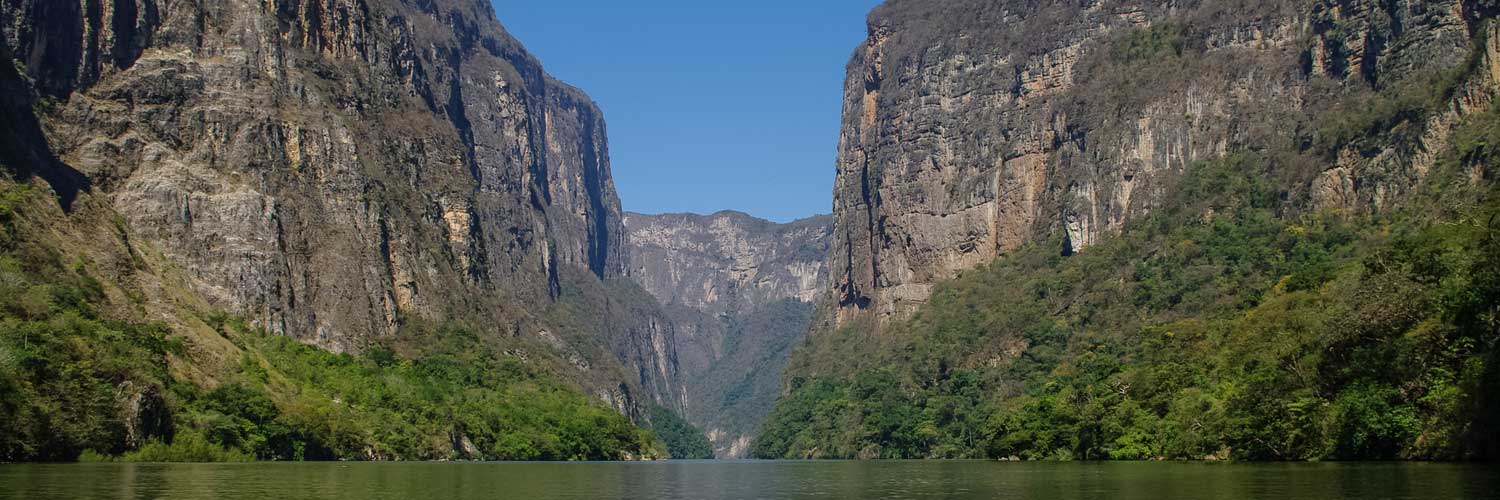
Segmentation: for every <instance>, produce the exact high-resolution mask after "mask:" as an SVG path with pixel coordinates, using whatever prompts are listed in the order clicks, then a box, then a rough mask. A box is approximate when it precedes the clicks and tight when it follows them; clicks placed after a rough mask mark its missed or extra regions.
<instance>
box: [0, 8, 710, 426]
mask: <svg viewBox="0 0 1500 500" xmlns="http://www.w3.org/2000/svg"><path fill="white" fill-rule="evenodd" d="M0 14H3V18H0V19H3V22H0V29H3V35H4V39H3V41H4V49H5V52H6V54H8V55H10V56H13V61H12V60H11V59H12V57H7V60H6V61H5V63H6V64H7V65H12V64H13V65H14V66H15V67H16V69H17V70H18V72H19V74H20V75H22V77H23V78H24V79H25V80H26V81H27V82H29V83H30V85H31V87H32V89H31V90H32V91H34V92H35V93H36V96H37V99H36V102H37V104H36V106H35V108H36V109H35V117H36V122H37V129H38V130H40V131H41V133H42V134H44V136H45V151H43V152H42V153H40V155H41V156H48V157H51V158H53V159H55V160H56V162H57V163H59V164H61V165H63V166H65V167H66V169H64V170H65V171H66V172H72V173H73V174H76V175H75V176H74V177H72V178H69V177H67V176H62V177H59V178H60V179H64V180H66V179H72V181H73V182H71V183H70V184H71V185H73V189H75V190H76V189H84V190H87V191H88V192H91V193H93V195H95V196H102V197H107V199H108V200H109V202H110V203H111V205H112V206H113V209H114V210H115V211H116V212H117V213H119V214H120V215H121V216H122V218H123V219H124V220H123V221H120V223H121V225H122V226H124V227H126V228H128V233H129V234H130V237H131V238H133V239H135V240H137V241H140V242H143V243H144V244H147V245H149V246H150V247H152V248H154V249H156V250H158V251H160V252H161V253H162V254H163V255H164V256H165V257H166V261H167V262H170V263H171V265H173V266H177V267H180V268H181V269H182V270H183V271H184V272H185V274H187V275H188V276H190V277H191V278H192V280H191V281H192V282H191V283H190V286H191V288H192V289H193V291H194V292H196V293H198V294H201V295H202V296H203V297H205V298H206V299H207V300H208V302H209V303H210V304H211V305H212V306H214V307H217V308H222V309H225V310H229V311H232V312H235V313H238V314H242V315H245V316H247V317H249V318H251V319H252V320H253V321H254V323H255V324H256V325H258V326H261V327H264V328H265V329H268V330H270V331H273V332H277V333H280V334H285V335H288V336H292V337H296V338H298V339H301V340H304V341H306V342H310V343H314V344H317V345H319V346H322V347H325V348H328V349H331V350H335V351H359V350H361V349H363V348H364V347H366V346H368V345H370V344H372V343H374V342H377V341H382V340H393V339H395V338H396V337H399V336H400V335H401V332H402V331H403V326H405V325H407V324H410V323H412V322H420V321H426V322H460V323H463V324H467V325H472V326H476V327H479V328H481V329H483V330H484V333H486V334H487V335H489V336H491V337H492V338H510V337H514V338H525V339H530V342H532V343H534V344H537V345H550V346H554V347H555V348H556V350H557V351H558V353H559V354H558V356H561V357H564V358H575V359H574V363H573V364H574V365H575V366H577V367H578V370H577V371H578V374H577V377H576V378H578V379H579V380H580V381H581V382H582V383H583V384H584V385H585V386H586V388H587V389H589V390H591V391H593V392H595V393H596V394H598V395H600V396H601V397H602V398H604V399H606V400H608V401H610V402H611V403H613V404H614V405H615V406H616V407H617V408H618V409H620V410H621V411H623V412H627V413H632V414H636V415H639V414H640V413H639V407H638V405H639V404H640V403H641V402H643V401H646V400H650V401H653V402H655V403H656V404H660V405H663V406H666V407H668V408H672V409H674V410H678V411H680V410H681V409H682V408H683V391H682V388H681V387H680V381H679V380H678V373H677V366H676V365H677V361H676V357H675V354H674V353H672V352H671V350H670V347H671V346H672V345H674V343H675V342H674V341H673V339H672V335H673V330H672V328H671V327H670V324H669V323H667V322H666V321H664V320H662V319H659V318H655V319H653V317H652V315H656V314H660V313H659V311H657V310H655V309H654V308H653V306H651V305H649V304H647V305H642V306H641V307H643V308H644V310H642V309H640V308H635V307H632V306H628V305H619V304H617V303H618V302H622V299H620V298H618V296H617V295H611V294H614V293H617V292H618V291H619V290H620V289H628V288H630V287H623V288H622V287H609V286H606V285H605V284H604V282H606V281H610V280H617V279H619V278H621V277H623V276H624V274H625V262H626V259H625V257H624V256H625V249H624V229H623V226H622V223H623V216H622V213H621V210H620V203H619V200H618V198H617V197H616V195H615V189H614V185H613V182H612V180H611V177H610V165H609V150H608V145H607V140H606V134H605V124H604V121H603V117H602V114H601V112H600V110H599V108H598V107H596V106H595V105H594V104H593V102H592V101H591V100H590V99H589V97H588V96H587V95H585V94H584V93H583V92H581V91H579V90H577V89H574V88H572V87H569V86H567V85H566V84H563V83H561V82H559V81H557V80H555V79H553V78H552V77H550V76H549V75H548V74H547V73H546V72H545V71H543V69H542V67H541V65H540V64H539V63H538V61H537V60H536V59H535V58H534V57H532V56H531V55H530V54H528V53H527V52H526V50H525V49H524V48H522V47H521V45H520V44H519V43H517V41H516V40H515V39H513V38H512V37H511V36H510V35H509V34H507V33H506V31H505V29H504V28H502V27H501V25H500V24H499V23H498V22H497V21H496V15H495V12H494V9H493V7H492V4H491V3H490V2H487V1H484V0H269V1H264V0H214V1H202V2H189V1H171V0H105V1H90V2H76V1H57V0H11V1H6V2H4V3H3V6H0ZM66 172H65V173H66ZM49 180H51V179H49ZM62 184H63V183H61V182H53V185H54V188H55V189H58V190H59V191H60V192H61V191H63V189H61V188H60V186H61V185H62ZM571 289H587V290H592V291H593V292H590V293H598V294H602V295H601V297H602V298H599V299H598V303H603V304H605V306H604V307H602V309H603V310H602V311H600V310H596V311H588V312H587V313H586V314H595V313H597V314H600V315H605V316H607V315H609V314H626V313H628V314H631V315H632V320H631V321H603V322H600V323H598V324H594V325H593V327H594V330H593V331H578V330H582V329H581V328H578V327H577V326H576V325H573V326H571V327H570V325H572V324H571V323H569V322H559V321H556V320H554V319H549V318H550V317H554V316H556V315H552V314H548V313H546V311H549V310H551V309H555V308H556V307H557V306H558V304H561V303H564V302H565V301H562V300H561V299H560V297H565V296H568V295H569V293H570V292H569V290H571ZM628 291H629V290H626V292H628ZM637 291H638V290H637ZM621 293H623V292H621ZM573 295H577V294H576V293H574V294H573ZM630 300H634V299H629V300H624V302H629V301H630ZM596 305H597V304H596ZM585 329H586V328H585ZM397 340H399V339H397ZM595 343H598V344H602V345H603V346H604V348H603V349H594V350H590V349H585V348H581V347H579V346H587V345H593V344H595ZM599 353H605V354H607V353H613V354H615V356H613V357H611V356H604V355H599ZM635 391H644V392H645V394H644V395H641V394H631V393H632V392H635ZM642 396H644V397H642Z"/></svg>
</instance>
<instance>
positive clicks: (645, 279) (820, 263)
mask: <svg viewBox="0 0 1500 500" xmlns="http://www.w3.org/2000/svg"><path fill="white" fill-rule="evenodd" d="M830 222H832V218H831V217H829V216H826V215H823V216H817V217H810V218H806V219H802V220H798V221H794V222H789V223H786V224H777V223H774V222H771V221H768V220H763V219H757V218H755V217H751V216H749V215H747V214H744V213H740V212H734V211H723V212H718V213H715V214H713V215H706V216H705V215H696V214H664V215H644V214H636V213H627V214H625V228H626V231H628V233H629V249H630V265H629V268H630V269H629V273H630V277H631V278H632V279H634V280H635V281H636V282H637V283H640V284H641V286H642V287H644V288H645V289H646V291H648V292H651V295H653V296H655V297H656V299H657V300H659V301H661V302H662V303H663V304H673V303H678V304H682V305H686V306H688V307H691V308H693V309H697V310H700V311H703V312H705V313H708V314H710V315H715V316H717V315H720V314H725V313H730V312H746V311H749V310H751V309H754V308H756V307H759V306H762V305H765V304H769V303H771V302H775V301H778V300H784V299H796V300H799V301H802V302H812V301H813V300H814V299H815V298H816V297H817V295H818V293H819V292H821V291H822V290H823V287H824V285H825V284H826V283H827V281H828V268H827V266H826V263H825V262H824V260H825V258H826V256H827V253H828V238H829V235H830V234H831V229H830V227H829V223H830Z"/></svg>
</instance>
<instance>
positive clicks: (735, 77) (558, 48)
mask: <svg viewBox="0 0 1500 500" xmlns="http://www.w3.org/2000/svg"><path fill="white" fill-rule="evenodd" d="M879 3H880V2H879V0H760V1H755V2H723V1H719V0H639V1H621V0H542V1H537V0H530V1H522V0H496V1H495V2H494V4H495V11H496V14H497V15H498V17H499V18H500V22H501V24H504V25H505V28H506V29H507V30H509V31H510V32H511V34H512V35H514V36H515V37H516V38H517V39H519V40H520V41H521V43H522V44H524V45H525V46H526V48H527V50H529V51H531V53H532V54H534V55H536V56H537V58H539V59H541V61H542V65H543V66H545V67H546V69H547V72H549V73H551V74H552V75H553V76H555V77H557V78H559V79H561V80H563V81H566V82H568V83H570V84H572V85H574V86H577V87H579V88H581V89H583V90H584V91H585V92H588V94H589V95H590V96H592V97H593V98H594V100H595V101H596V102H598V103H599V105H600V107H602V108H603V109H604V117H605V120H606V121H607V122H608V125H609V141H610V156H611V158H612V160H613V167H614V168H613V171H614V178H615V185H616V187H617V188H618V189H619V192H620V198H621V200H622V202H623V203H624V205H625V209H626V210H630V211H634V212H644V213H663V212H696V213H712V212H716V211H719V210H724V209H733V210H740V211H743V212H747V213H750V214H751V215H755V216H758V217H764V218H767V219H771V220H776V221H788V220H792V219H797V218H801V217H806V216H809V215H814V214H822V213H828V212H829V211H831V210H832V193H833V173H834V158H835V156H836V154H837V144H838V135H839V112H840V109H839V108H840V106H841V104H842V102H841V101H842V95H843V80H844V65H845V64H846V63H847V62H848V60H849V55H850V54H852V53H853V52H854V49H855V47H856V46H858V45H859V43H860V42H862V41H863V40H864V38H865V13H867V12H869V10H870V9H871V8H874V7H875V6H876V5H877V4H879Z"/></svg>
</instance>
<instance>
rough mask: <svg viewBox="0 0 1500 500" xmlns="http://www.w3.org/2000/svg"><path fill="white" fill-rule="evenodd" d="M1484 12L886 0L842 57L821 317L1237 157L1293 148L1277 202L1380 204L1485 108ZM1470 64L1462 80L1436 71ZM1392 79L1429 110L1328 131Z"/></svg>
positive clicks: (916, 300) (925, 291) (858, 308)
mask: <svg viewBox="0 0 1500 500" xmlns="http://www.w3.org/2000/svg"><path fill="white" fill-rule="evenodd" d="M1494 15H1495V6H1494V5H1493V4H1491V3H1489V2H1483V1H1470V0H1440V1H1404V0H1403V1H1394V2H1372V1H1364V0H1318V1H1297V2H1233V3H1228V4H1221V3H1217V2H1186V3H1183V2H1141V1H1085V2H1061V1H1047V2H1017V1H1000V2H995V1H978V0H890V1H888V2H886V3H885V4H884V5H882V6H880V7H877V8H876V9H875V10H874V11H873V12H871V13H870V15H869V30H868V31H869V36H868V39H867V40H866V41H865V43H864V44H863V45H862V46H861V47H859V48H858V49H857V50H856V51H855V53H854V55H853V58H852V60H851V61H850V63H849V66H848V79H847V83H846V85H845V89H844V116H843V126H842V130H841V133H840V144H839V157H838V167H837V168H838V174H837V181H836V184H835V188H834V189H835V192H834V219H835V221H834V227H835V231H834V242H833V249H832V252H831V253H830V259H831V260H830V271H831V287H830V290H829V292H828V298H829V300H830V301H832V302H834V303H835V304H837V307H836V308H835V312H834V313H833V314H831V315H830V317H828V318H826V320H827V323H828V327H833V326H834V325H845V324H851V323H854V322H861V321H869V322H871V323H870V324H872V325H875V326H877V327H878V325H880V324H883V323H884V322H886V321H888V320H889V319H891V318H897V317H902V316H904V315H907V314H909V313H910V312H911V311H912V310H914V309H915V308H916V307H917V306H918V305H920V304H922V303H923V302H925V300H926V299H927V297H928V295H929V294H930V293H931V290H932V287H933V285H934V284H935V283H937V282H939V281H941V280H944V279H947V278H950V277H952V276H954V275H955V274H956V273H958V272H959V271H961V270H964V269H969V268H972V267H974V266H976V265H978V264H980V263H984V262H988V261H990V260H991V259H993V258H994V257H995V256H997V255H999V254H1000V253H1002V252H1005V251H1007V250H1010V249H1013V248H1016V247H1017V246H1019V245H1021V244H1023V243H1026V242H1029V241H1034V240H1038V239H1044V238H1053V237H1055V238H1059V239H1060V240H1062V242H1061V246H1062V247H1063V250H1062V251H1063V252H1076V251H1079V250H1081V249H1083V248H1085V247H1087V246H1089V245H1090V244H1092V243H1094V242H1096V241H1098V240H1099V238H1101V237H1103V236H1105V235H1108V234H1111V233H1114V232H1117V231H1119V230H1120V229H1121V228H1122V227H1123V225H1124V224H1126V223H1127V222H1128V221H1130V220H1133V219H1135V218H1138V217H1139V216H1141V215H1142V214H1145V213H1148V212H1150V211H1151V210H1152V208H1153V206H1154V205H1155V204H1157V203H1158V201H1159V200H1160V198H1161V196H1162V194H1163V193H1164V190H1165V188H1166V186H1167V184H1168V183H1169V182H1170V181H1171V180H1172V179H1173V178H1174V177H1175V176H1176V174H1178V173H1179V172H1181V171H1182V170H1183V169H1184V168H1185V167H1186V166H1188V165H1190V164H1192V163H1193V162H1196V161H1201V160H1206V159H1212V158H1216V157H1219V156H1222V155H1225V154H1228V153H1232V152H1234V151H1245V150H1256V151H1260V150H1270V151H1299V150H1300V151H1304V152H1305V154H1303V155H1301V156H1297V157H1288V158H1282V159H1281V160H1280V163H1282V164H1283V165H1288V167H1287V168H1284V169H1283V172H1282V173H1283V174H1284V175H1285V177H1286V178H1285V179H1282V180H1281V182H1280V184H1281V185H1284V186H1287V192H1286V193H1285V196H1287V197H1288V198H1289V199H1295V200H1302V201H1303V202H1305V203H1308V204H1312V205H1317V206H1320V207H1324V208H1329V209H1338V210H1349V211H1357V212H1358V211H1371V210H1380V209H1381V208H1382V207H1383V206H1385V205H1386V204H1387V202H1388V200H1391V199H1394V197H1396V196H1398V195H1399V194H1400V193H1402V192H1404V191H1405V190H1407V189H1409V188H1410V187H1411V186H1413V185H1415V183H1416V181H1417V180H1419V179H1421V178H1422V177H1423V176H1424V175H1425V174H1426V172H1427V170H1428V169H1429V168H1430V167H1431V165H1432V162H1433V156H1434V154H1435V153H1434V152H1436V151H1440V150H1442V148H1443V147H1444V145H1445V141H1446V140H1447V136H1448V134H1449V133H1450V132H1451V131H1452V129H1453V127H1454V125H1455V124H1456V123H1457V122H1458V119H1459V118H1461V117H1462V116H1465V115H1467V114H1469V113H1471V112H1473V111H1475V110H1479V109H1483V108H1484V107H1486V106H1489V105H1490V104H1491V103H1493V102H1494V98H1495V93H1496V88H1497V87H1500V85H1497V84H1500V67H1494V66H1493V65H1494V63H1493V61H1495V60H1497V59H1496V58H1494V57H1487V58H1474V57H1470V54H1471V51H1470V47H1471V44H1482V45H1483V46H1482V47H1479V48H1480V49H1481V50H1480V51H1479V52H1480V53H1488V54H1495V53H1496V50H1497V49H1496V47H1497V45H1496V44H1497V37H1496V36H1494V35H1495V30H1496V27H1495V24H1494V23H1492V22H1486V21H1488V20H1490V19H1492V18H1493V17H1494ZM1473 64H1483V65H1486V67H1484V68H1478V71H1477V74H1478V75H1480V77H1479V78H1474V79H1468V80H1462V81H1453V82H1449V83H1451V85H1449V83H1443V82H1441V81H1440V79H1441V78H1443V75H1446V74H1451V73H1452V72H1454V71H1457V70H1460V69H1462V68H1464V67H1465V66H1467V65H1473ZM1409 77H1415V78H1417V79H1421V80H1422V84H1421V85H1420V86H1421V87H1425V88H1439V89H1440V91H1441V93H1442V95H1439V96H1433V97H1432V98H1434V99H1441V100H1442V102H1443V103H1445V104H1444V105H1443V111H1442V112H1440V113H1436V114H1434V115H1431V116H1427V117H1425V122H1426V123H1425V126H1424V127H1422V128H1421V130H1419V131H1416V132H1413V133H1414V134H1415V135H1414V136H1413V137H1409V138H1404V139H1403V140H1401V141H1391V142H1388V143H1382V144H1363V143H1348V142H1345V141H1342V140H1341V138H1340V132H1339V130H1338V127H1339V126H1340V125H1339V124H1340V120H1341V119H1340V118H1338V116H1340V115H1341V114H1342V115H1345V116H1347V115H1349V114H1350V113H1355V112H1358V111H1359V110H1358V109H1357V108H1360V107H1362V106H1364V107H1368V106H1374V104H1373V103H1374V102H1375V101H1376V100H1377V97H1374V96H1382V95H1398V94H1401V92H1402V91H1401V87H1403V86H1407V85H1412V86H1418V85H1415V84H1412V83H1411V82H1412V81H1413V80H1412V79H1411V78H1409ZM1443 85H1449V86H1447V87H1444V86H1443ZM1422 98H1427V96H1424V97H1422ZM1350 103H1355V104H1350ZM1361 103H1362V104H1361ZM1398 132H1399V131H1398ZM1324 155H1326V156H1332V157H1336V158H1337V161H1333V162H1327V161H1323V160H1322V157H1323V156H1324Z"/></svg>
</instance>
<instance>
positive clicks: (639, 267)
mask: <svg viewBox="0 0 1500 500" xmlns="http://www.w3.org/2000/svg"><path fill="white" fill-rule="evenodd" d="M831 221H832V218H831V217H829V216H826V215H823V216H815V217H809V218H806V219H801V220H797V221H793V222H789V223H785V224H778V223H774V222H771V221H767V220H764V219H759V218H756V217H752V216H750V215H748V214H744V213H741V212H735V211H727V210H726V211H721V212H717V213H714V214H711V215H696V214H661V215H644V214H637V213H629V212H627V213H626V214H625V229H626V233H627V236H626V245H627V247H628V249H629V255H630V260H629V262H628V263H627V268H626V274H627V275H629V277H630V279H631V280H633V281H635V282H636V283H637V284H639V285H640V286H641V287H642V288H644V289H645V290H646V291H647V292H650V293H651V294H652V295H653V296H655V297H656V299H657V300H658V301H660V302H661V303H662V304H664V305H665V307H666V308H667V310H668V311H669V312H670V314H671V316H672V318H673V326H674V329H675V332H676V337H675V338H676V339H677V345H676V349H675V350H676V352H677V353H678V360H679V362H680V366H681V368H682V375H683V380H684V382H685V384H686V387H687V393H688V397H687V401H688V405H687V406H688V409H687V413H686V415H687V417H688V419H689V421H691V422H693V423H694V424H696V425H699V426H700V427H703V428H704V430H705V431H707V432H708V434H709V437H710V438H711V440H712V441H714V444H715V448H716V454H717V455H718V456H720V457H724V458H738V457H742V456H744V455H745V453H746V452H747V451H748V444H749V440H750V437H751V435H752V434H753V431H754V430H755V427H756V426H757V425H759V422H760V419H761V418H763V417H764V416H765V414H766V413H767V412H769V411H770V405H771V403H772V401H773V400H774V399H775V396H776V394H775V392H776V387H777V386H778V385H779V383H780V373H781V366H782V365H783V364H784V363H785V362H786V359H787V357H788V356H790V350H791V348H792V347H793V346H795V345H796V344H797V343H798V342H799V341H800V340H801V338H802V335H803V334H804V333H805V331H806V329H807V324H808V321H809V319H810V318H811V316H812V312H813V309H814V305H813V300H814V299H815V298H816V297H817V295H818V293H819V291H820V290H822V289H823V287H824V286H826V283H827V280H828V268H827V265H826V263H825V262H826V257H827V253H828V244H829V241H830V236H831V233H830V231H831V228H830V223H831Z"/></svg>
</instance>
